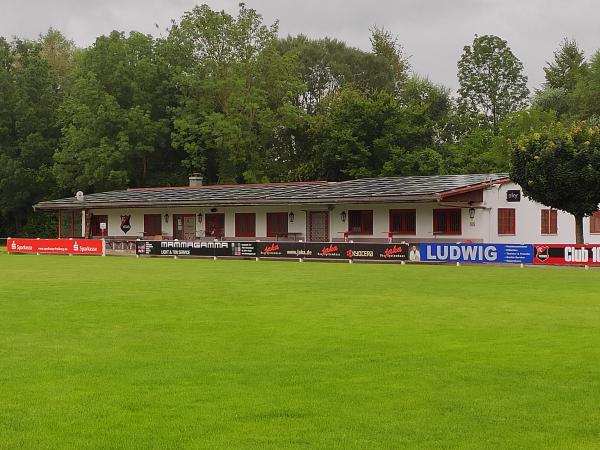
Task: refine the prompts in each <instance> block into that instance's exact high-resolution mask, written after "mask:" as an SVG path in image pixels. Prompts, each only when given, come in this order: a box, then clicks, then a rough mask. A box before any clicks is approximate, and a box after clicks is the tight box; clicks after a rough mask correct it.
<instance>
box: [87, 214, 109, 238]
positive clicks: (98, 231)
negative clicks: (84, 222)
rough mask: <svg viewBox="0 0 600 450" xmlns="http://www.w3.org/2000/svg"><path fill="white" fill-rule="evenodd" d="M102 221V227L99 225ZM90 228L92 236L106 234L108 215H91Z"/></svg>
mask: <svg viewBox="0 0 600 450" xmlns="http://www.w3.org/2000/svg"><path fill="white" fill-rule="evenodd" d="M102 223H103V224H104V229H103V228H101V226H100V224H102ZM90 228H91V233H92V236H108V216H105V215H103V216H96V215H93V216H92V222H91V227H90Z"/></svg>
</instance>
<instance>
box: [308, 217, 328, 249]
mask: <svg viewBox="0 0 600 450" xmlns="http://www.w3.org/2000/svg"><path fill="white" fill-rule="evenodd" d="M307 235H308V240H309V241H315V242H327V241H329V211H309V213H308V233H307Z"/></svg>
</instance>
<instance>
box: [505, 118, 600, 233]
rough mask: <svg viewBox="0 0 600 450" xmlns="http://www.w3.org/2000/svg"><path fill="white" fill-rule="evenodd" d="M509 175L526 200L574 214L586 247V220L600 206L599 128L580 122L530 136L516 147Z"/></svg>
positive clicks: (548, 129) (576, 229)
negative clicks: (527, 198)
mask: <svg viewBox="0 0 600 450" xmlns="http://www.w3.org/2000/svg"><path fill="white" fill-rule="evenodd" d="M510 175H511V179H512V180H513V181H515V182H516V183H518V184H519V185H521V187H522V189H523V193H524V194H525V195H526V196H527V197H529V198H531V199H532V200H534V201H537V202H539V203H542V204H544V205H546V206H549V207H552V208H556V209H561V210H563V211H567V212H569V213H571V214H573V216H574V217H575V236H576V241H577V243H579V244H581V243H583V218H584V217H585V216H588V215H590V214H592V213H593V212H595V211H597V210H598V205H599V204H600V127H598V126H595V125H590V124H589V123H587V122H581V123H578V124H575V125H573V126H572V127H570V128H565V127H554V128H546V129H542V130H541V131H540V132H534V133H531V134H530V135H529V136H527V137H525V138H524V139H523V140H522V141H521V142H519V143H518V144H516V145H515V151H514V152H513V156H512V169H511V171H510Z"/></svg>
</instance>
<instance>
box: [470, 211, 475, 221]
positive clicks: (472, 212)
mask: <svg viewBox="0 0 600 450" xmlns="http://www.w3.org/2000/svg"><path fill="white" fill-rule="evenodd" d="M469 217H470V218H471V219H474V218H475V208H469Z"/></svg>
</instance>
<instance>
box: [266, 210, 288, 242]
mask: <svg viewBox="0 0 600 450" xmlns="http://www.w3.org/2000/svg"><path fill="white" fill-rule="evenodd" d="M287 235H288V213H287V212H268V213H267V237H287Z"/></svg>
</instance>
